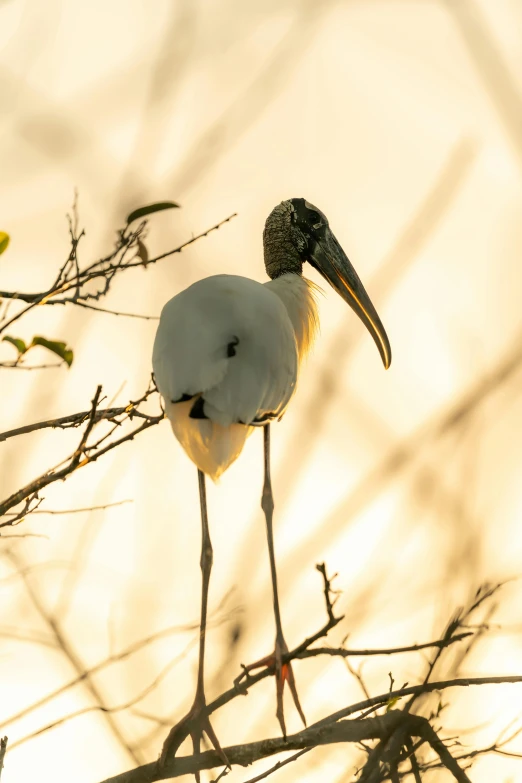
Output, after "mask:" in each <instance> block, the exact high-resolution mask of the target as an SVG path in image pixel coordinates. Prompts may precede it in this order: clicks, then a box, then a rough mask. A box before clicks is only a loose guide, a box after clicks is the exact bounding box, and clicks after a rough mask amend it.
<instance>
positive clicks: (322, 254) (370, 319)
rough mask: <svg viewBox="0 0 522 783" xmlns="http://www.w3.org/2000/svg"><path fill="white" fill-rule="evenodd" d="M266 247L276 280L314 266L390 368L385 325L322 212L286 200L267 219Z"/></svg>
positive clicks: (305, 203) (300, 201) (269, 269)
mask: <svg viewBox="0 0 522 783" xmlns="http://www.w3.org/2000/svg"><path fill="white" fill-rule="evenodd" d="M263 246H264V254H265V268H266V271H267V274H268V276H269V277H270V278H272V279H275V278H277V277H280V276H281V275H284V274H287V273H289V272H290V273H294V274H299V275H300V274H302V269H303V263H304V262H305V261H308V262H309V263H310V264H311V265H312V266H314V267H315V268H316V269H317V270H318V272H320V274H321V275H322V276H323V277H324V278H325V279H326V280H328V282H329V283H330V285H331V286H332V288H333V289H334V290H335V291H337V293H338V294H339V296H341V297H342V298H343V299H344V301H345V302H347V303H348V304H349V305H350V307H351V308H352V309H353V311H354V312H355V313H356V314H357V315H358V316H359V318H360V319H361V321H362V322H363V323H364V325H365V326H366V328H367V329H368V331H369V332H370V334H371V336H372V337H373V339H374V341H375V344H376V346H377V348H378V349H379V353H380V355H381V359H382V361H383V364H384V367H385V368H386V369H388V367H389V366H390V364H391V347H390V342H389V340H388V336H387V334H386V331H385V329H384V326H383V325H382V323H381V320H380V318H379V316H378V315H377V311H376V310H375V307H374V306H373V304H372V302H371V300H370V297H369V296H368V294H367V293H366V291H365V289H364V286H363V284H362V283H361V281H360V279H359V277H358V275H357V273H356V271H355V269H354V268H353V266H352V264H351V263H350V261H349V260H348V258H347V256H346V254H345V252H344V250H343V249H342V247H341V245H340V244H339V242H338V241H337V239H336V238H335V235H334V234H333V232H332V230H331V228H330V226H329V224H328V220H327V218H326V216H325V215H324V214H323V213H322V212H321V210H319V209H317V207H314V205H313V204H310V203H309V202H308V201H306V200H305V199H304V198H292V199H289V200H288V201H282V202H281V203H280V204H278V205H277V207H275V208H274V209H273V210H272V212H271V213H270V215H269V216H268V218H267V221H266V223H265V229H264V232H263Z"/></svg>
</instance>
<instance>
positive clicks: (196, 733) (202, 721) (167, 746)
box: [158, 696, 230, 783]
mask: <svg viewBox="0 0 522 783" xmlns="http://www.w3.org/2000/svg"><path fill="white" fill-rule="evenodd" d="M203 733H205V734H206V735H207V737H208V739H209V740H210V742H211V744H212V746H213V747H214V750H215V751H216V753H217V754H218V756H219V757H220V759H221V761H222V762H223V764H225V766H226V767H229V768H230V763H229V761H228V758H227V756H226V753H225V751H224V750H223V748H222V747H221V745H220V743H219V740H218V738H217V736H216V732H215V731H214V729H213V728H212V724H211V723H210V718H209V716H208V710H207V705H206V702H205V700H204V698H201V697H198V696H196V699H195V701H194V704H193V705H192V707H191V708H190V710H189V712H188V713H187V714H186V715H185V717H183V718H182V719H181V720H180V721H179V722H178V723H176V725H175V726H173V727H172V728H171V730H170V731H169V733H168V736H167V738H166V740H165V742H164V743H163V748H162V749H161V754H160V757H159V760H158V765H159V767H160V769H164V768H165V766H166V765H167V763H168V762H169V761H170V760H171V759H173V758H174V756H175V755H176V753H177V752H178V750H179V747H180V745H181V743H182V742H183V741H184V740H186V739H187V737H190V738H191V740H192V750H193V753H194V755H195V756H196V755H198V754H199V753H200V749H201V740H202V738H203ZM194 774H195V778H196V781H197V783H200V775H199V770H197V771H196V772H195V773H194Z"/></svg>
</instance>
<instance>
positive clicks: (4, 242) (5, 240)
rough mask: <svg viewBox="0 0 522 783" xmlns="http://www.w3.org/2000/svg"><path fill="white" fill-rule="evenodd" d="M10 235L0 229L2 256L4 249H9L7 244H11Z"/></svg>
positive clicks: (0, 253)
mask: <svg viewBox="0 0 522 783" xmlns="http://www.w3.org/2000/svg"><path fill="white" fill-rule="evenodd" d="M9 240H10V236H9V234H6V233H5V231H0V256H1V255H2V253H3V252H4V250H7V245H8V244H9Z"/></svg>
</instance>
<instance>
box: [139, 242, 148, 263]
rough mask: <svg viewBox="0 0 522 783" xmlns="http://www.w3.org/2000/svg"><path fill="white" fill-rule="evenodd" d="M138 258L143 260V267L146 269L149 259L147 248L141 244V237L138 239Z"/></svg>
mask: <svg viewBox="0 0 522 783" xmlns="http://www.w3.org/2000/svg"><path fill="white" fill-rule="evenodd" d="M138 258H141V260H142V261H143V268H144V269H146V268H147V266H146V264H147V261H148V260H149V251H148V250H147V248H146V246H145V245H144V244H143V242H142V241H141V239H138Z"/></svg>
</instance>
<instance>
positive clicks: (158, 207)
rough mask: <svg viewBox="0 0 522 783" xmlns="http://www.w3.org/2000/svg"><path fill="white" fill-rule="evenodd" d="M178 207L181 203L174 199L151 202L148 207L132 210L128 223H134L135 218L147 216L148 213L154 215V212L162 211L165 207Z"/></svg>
mask: <svg viewBox="0 0 522 783" xmlns="http://www.w3.org/2000/svg"><path fill="white" fill-rule="evenodd" d="M177 208H179V204H176V203H175V202H174V201H158V202H157V203H156V204H149V205H148V206H147V207H140V208H139V209H135V210H134V212H131V213H130V215H129V216H128V217H127V225H129V223H132V221H133V220H138V219H139V218H142V217H147V215H152V214H153V213H154V212H161V211H162V210H164V209H177Z"/></svg>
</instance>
